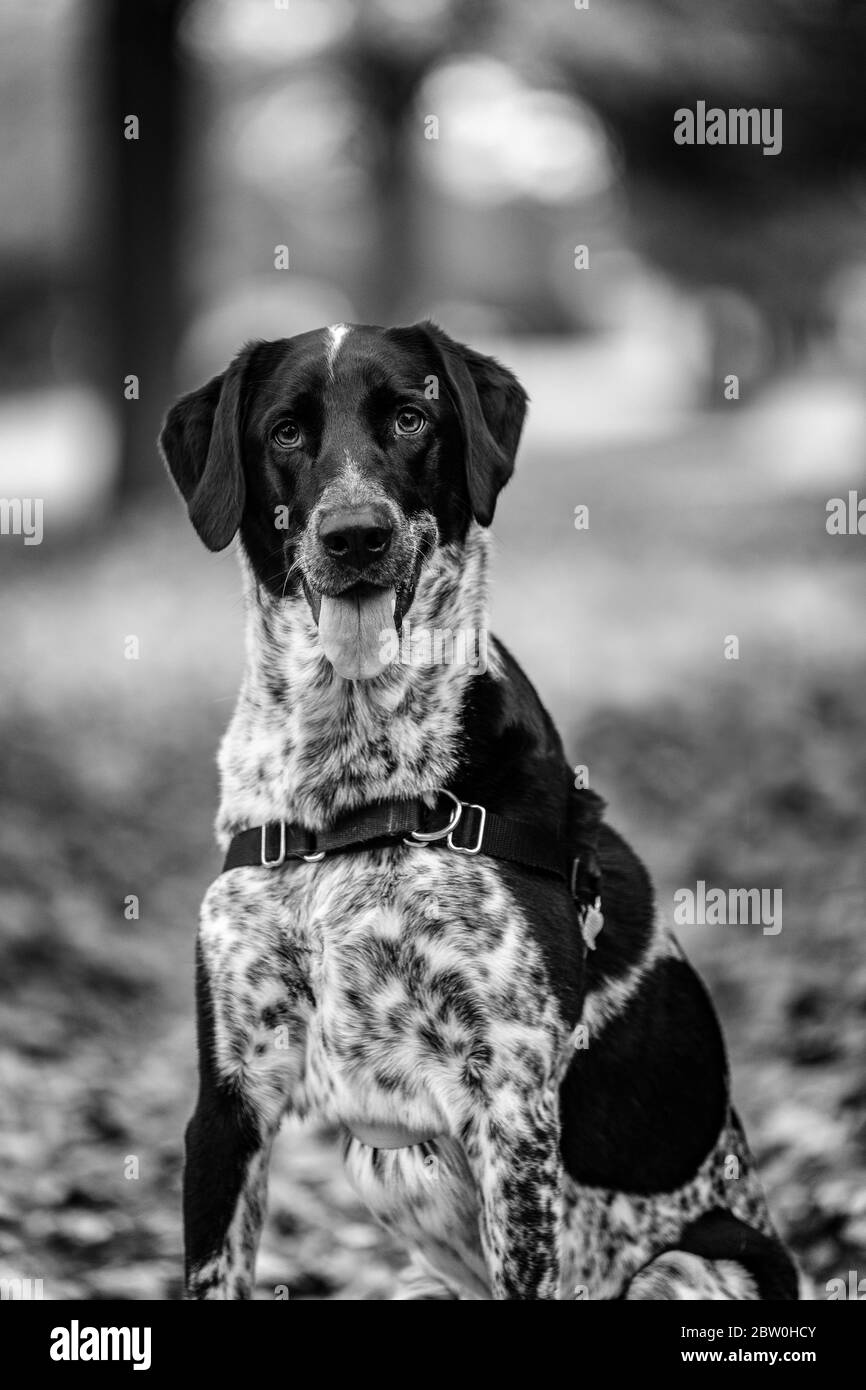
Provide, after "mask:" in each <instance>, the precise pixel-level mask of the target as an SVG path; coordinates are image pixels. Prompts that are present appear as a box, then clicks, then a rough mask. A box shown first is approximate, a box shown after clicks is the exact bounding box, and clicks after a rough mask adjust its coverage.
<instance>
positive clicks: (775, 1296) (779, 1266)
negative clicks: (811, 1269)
mask: <svg viewBox="0 0 866 1390" xmlns="http://www.w3.org/2000/svg"><path fill="white" fill-rule="evenodd" d="M671 1248H672V1249H676V1250H683V1251H684V1252H685V1253H686V1254H687V1255H699V1256H700V1258H701V1259H704V1260H736V1261H737V1263H738V1264H741V1265H742V1266H743V1268H744V1269H746V1270H747V1271H748V1273H749V1274H751V1276H752V1278H753V1279H754V1281H755V1283H756V1284H757V1286H758V1293H759V1294H760V1296H761V1299H762V1300H765V1301H767V1302H775V1303H780V1302H791V1301H793V1302H797V1299H798V1281H797V1271H796V1268H795V1267H794V1262H793V1260H792V1259H791V1257H790V1255H789V1254H788V1252H787V1251H786V1250H785V1248H784V1246H783V1245H782V1243H781V1241H779V1240H777V1239H775V1237H773V1236H765V1235H763V1234H762V1233H761V1232H760V1231H756V1230H754V1228H753V1227H752V1226H747V1225H746V1223H745V1222H744V1221H740V1220H739V1219H738V1218H737V1217H736V1216H734V1214H733V1213H732V1212H730V1211H725V1210H724V1209H723V1208H722V1207H714V1208H713V1210H712V1211H708V1212H705V1213H704V1215H703V1216H699V1217H698V1219H697V1220H696V1221H693V1222H692V1224H691V1225H690V1226H687V1227H686V1229H685V1230H684V1231H683V1233H682V1235H681V1236H680V1237H679V1238H678V1240H677V1241H676V1244H675V1245H674V1246H672V1247H671Z"/></svg>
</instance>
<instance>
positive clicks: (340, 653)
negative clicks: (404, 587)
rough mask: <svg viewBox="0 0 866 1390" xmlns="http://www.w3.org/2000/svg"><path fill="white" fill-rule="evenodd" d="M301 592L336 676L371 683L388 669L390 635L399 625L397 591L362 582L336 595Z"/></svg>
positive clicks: (390, 657)
mask: <svg viewBox="0 0 866 1390" xmlns="http://www.w3.org/2000/svg"><path fill="white" fill-rule="evenodd" d="M304 589H305V592H306V596H307V601H308V603H309V605H310V609H311V611H312V614H313V617H314V619H315V620H316V624H317V626H318V629H319V642H320V644H321V647H322V651H323V652H324V653H325V656H326V657H327V658H328V660H329V661H330V663H331V665H332V666H333V668H334V670H335V671H336V672H337V674H338V675H340V676H343V677H344V678H345V679H346V680H371V679H372V677H374V676H378V675H380V674H381V673H382V671H384V670H385V668H386V666H390V664H391V662H392V661H393V659H394V651H393V646H394V644H393V634H394V631H395V629H397V630H398V631H399V622H402V614H400V613H399V608H398V598H397V591H396V589H394V588H384V587H382V586H380V585H376V584H368V583H363V582H362V583H359V584H353V585H352V586H351V587H350V588H348V589H344V590H343V591H342V592H341V593H339V594H321V593H316V591H315V590H313V589H310V588H309V587H308V586H307V585H306V584H305V585H304Z"/></svg>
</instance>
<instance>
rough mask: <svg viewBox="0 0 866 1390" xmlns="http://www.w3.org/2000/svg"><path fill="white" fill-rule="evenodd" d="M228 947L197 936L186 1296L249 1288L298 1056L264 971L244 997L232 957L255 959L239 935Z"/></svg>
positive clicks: (227, 1294)
mask: <svg viewBox="0 0 866 1390" xmlns="http://www.w3.org/2000/svg"><path fill="white" fill-rule="evenodd" d="M217 935H218V932H214V933H213V934H212V936H213V938H215V937H217ZM229 945H230V947H231V949H228V950H224V951H222V952H220V951H217V950H213V949H212V945H211V949H210V950H209V948H208V941H207V939H205V941H204V942H203V941H202V938H201V936H200V938H199V952H198V972H197V982H196V994H197V1002H198V1039H199V1095H198V1102H197V1104H196V1108H195V1112H194V1114H193V1116H192V1119H191V1120H190V1122H189V1124H188V1126H187V1130H186V1163H185V1167H184V1179H183V1216H184V1251H185V1260H184V1263H185V1275H186V1296H187V1298H195V1299H223V1298H224V1299H245V1298H249V1297H250V1296H251V1294H252V1289H253V1285H254V1269H255V1258H256V1251H257V1249H258V1243H259V1236H260V1235H261V1229H262V1223H263V1221H264V1216H265V1207H266V1199H267V1180H268V1163H269V1159H270V1154H271V1148H272V1145H273V1141H274V1136H275V1135H276V1133H277V1130H278V1128H279V1125H280V1121H281V1119H282V1116H283V1114H284V1113H285V1109H286V1101H287V1096H288V1088H289V1079H290V1075H291V1059H292V1055H293V1054H292V1052H291V1050H286V1049H285V1048H283V1049H281V1048H280V1046H279V1044H280V1041H281V1039H280V1037H279V1030H277V1033H276V1046H275V1030H274V1027H273V1023H272V1021H271V1020H276V1019H278V1017H281V1016H282V1014H281V1011H280V1005H279V1004H277V1003H275V1002H274V1000H273V997H272V995H271V993H270V989H269V985H270V981H269V980H268V979H267V978H266V977H265V976H263V977H262V979H261V981H260V982H259V984H258V986H257V989H258V992H259V997H258V998H256V996H254V995H252V994H251V993H250V992H249V991H248V992H247V993H244V992H243V991H242V990H241V989H240V988H239V981H238V980H237V979H236V978H235V975H234V965H233V962H234V961H235V960H237V961H239V962H241V964H242V965H246V966H248V965H249V963H250V959H251V957H250V955H249V954H247V955H243V954H242V952H241V951H240V949H239V943H238V942H237V941H235V940H234V939H232V940H231V941H230V942H229ZM263 1015H264V1018H266V1019H267V1022H265V1021H264V1019H263ZM282 1031H283V1032H284V1033H285V1032H288V1025H287V1024H285V1025H282Z"/></svg>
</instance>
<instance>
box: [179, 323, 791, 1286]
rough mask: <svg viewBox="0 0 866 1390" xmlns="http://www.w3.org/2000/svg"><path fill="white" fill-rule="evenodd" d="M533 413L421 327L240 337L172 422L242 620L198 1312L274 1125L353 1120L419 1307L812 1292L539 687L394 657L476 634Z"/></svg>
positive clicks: (249, 1199)
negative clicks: (227, 556) (233, 567)
mask: <svg viewBox="0 0 866 1390" xmlns="http://www.w3.org/2000/svg"><path fill="white" fill-rule="evenodd" d="M526 409H527V396H526V393H525V392H524V390H523V388H522V387H521V385H520V384H519V382H518V381H517V379H516V377H515V376H514V375H513V374H512V373H511V372H510V371H508V370H507V369H506V368H505V367H504V366H502V365H501V364H500V363H499V362H497V361H496V360H494V359H493V358H491V357H488V356H485V355H483V354H481V353H479V352H477V351H475V350H473V349H471V348H469V347H466V346H464V345H462V344H460V343H458V342H456V341H454V340H452V339H451V338H450V337H449V336H448V335H447V334H446V333H445V332H444V331H443V330H442V329H441V328H439V327H438V326H437V325H435V324H433V323H431V322H424V323H419V324H416V325H413V326H411V327H401V328H378V327H369V326H362V325H344V324H339V325H336V326H334V327H331V328H328V329H323V330H320V331H316V332H310V333H304V334H302V335H300V336H298V337H294V338H291V339H287V340H282V341H278V342H256V343H251V344H249V345H247V346H246V347H244V349H243V350H242V351H241V352H240V353H239V354H238V356H237V357H236V358H235V359H234V361H233V362H232V363H231V365H230V366H229V367H228V368H227V370H226V371H225V372H224V373H222V374H221V375H220V376H217V377H215V378H214V379H213V380H211V381H209V382H208V383H207V384H206V385H204V386H202V387H201V388H200V389H199V390H196V391H193V392H191V393H190V394H188V395H185V396H183V397H182V398H181V399H180V400H179V401H178V402H177V403H176V404H175V405H174V406H173V407H172V408H171V409H170V411H169V413H168V415H167V417H166V420H165V424H164V427H163V430H162V433H161V436H160V445H161V450H162V454H163V457H164V459H165V461H166V463H167V465H168V468H169V470H170V473H171V476H172V478H173V479H174V482H175V484H176V485H177V488H178V490H179V492H180V494H181V496H182V498H183V499H184V501H185V502H186V505H187V509H188V512H189V517H190V520H191V521H192V524H193V526H194V527H195V530H196V531H197V532H198V535H199V536H200V538H201V540H202V541H203V542H204V544H205V545H206V546H207V547H208V548H209V549H210V550H214V551H218V550H222V549H223V548H224V547H226V546H227V545H228V544H229V543H230V542H231V541H232V539H233V538H234V537H235V536H236V535H237V536H239V547H238V549H239V554H240V562H241V567H242V571H243V575H244V580H245V591H246V597H247V607H248V636H247V662H246V672H245V675H244V679H243V684H242V688H241V692H240V697H239V700H238V704H237V707H236V710H235V713H234V716H233V718H232V720H231V724H230V726H229V729H228V732H227V733H226V735H225V737H224V740H223V742H222V745H221V751H220V755H219V766H220V772H221V787H222V796H221V805H220V809H219V814H218V820H217V838H218V841H219V844H220V846H221V848H222V849H223V850H224V851H225V852H226V864H225V868H224V871H223V872H222V873H221V874H220V875H219V876H218V877H217V878H216V880H215V881H214V882H213V883H212V885H211V886H210V888H209V890H208V892H207V894H206V896H205V899H204V903H203V907H202V914H201V924H200V929H199V934H198V943H197V1006H198V1046H199V1074H200V1088H199V1096H198V1101H197V1104H196V1107H195V1111H194V1114H193V1117H192V1119H191V1120H190V1123H189V1126H188V1128H187V1131H186V1163H185V1172H184V1229H185V1264H186V1294H187V1297H189V1298H194V1299H211V1298H217V1299H218V1298H224V1299H243V1298H249V1297H251V1295H252V1292H253V1289H254V1269H255V1257H256V1249H257V1244H258V1239H259V1235H260V1231H261V1227H262V1222H263V1218H264V1213H265V1205H266V1188H267V1168H268V1159H269V1152H270V1148H271V1145H272V1141H273V1138H274V1135H275V1134H276V1131H277V1129H278V1127H279V1125H280V1122H281V1119H282V1117H283V1115H284V1114H286V1113H291V1114H293V1115H295V1116H300V1117H306V1116H309V1117H312V1118H315V1119H317V1120H320V1121H324V1122H327V1123H329V1124H331V1125H334V1126H337V1127H338V1129H339V1132H340V1134H341V1136H342V1139H341V1142H342V1150H343V1157H344V1161H345V1165H346V1169H347V1171H348V1174H349V1176H350V1178H351V1180H352V1182H353V1183H354V1185H355V1188H356V1190H357V1191H358V1193H359V1194H360V1196H361V1198H362V1199H363V1200H364V1202H365V1203H366V1205H367V1206H368V1208H369V1210H370V1211H371V1213H372V1214H373V1215H374V1217H375V1218H376V1219H377V1221H378V1222H380V1223H381V1224H382V1226H384V1227H385V1228H386V1229H387V1230H388V1231H390V1232H391V1233H393V1235H394V1236H395V1237H396V1238H397V1239H398V1240H399V1241H400V1242H401V1244H402V1245H403V1247H404V1248H405V1250H406V1252H407V1266H406V1270H405V1273H404V1275H403V1276H402V1279H401V1281H400V1285H399V1287H398V1288H397V1290H396V1292H395V1297H397V1298H404V1299H413V1300H425V1301H426V1300H436V1299H441V1300H474V1299H482V1300H486V1299H494V1300H508V1299H516V1300H534V1299H584V1298H588V1299H600V1300H614V1299H626V1300H652V1299H663V1300H667V1299H713V1300H726V1299H727V1300H739V1299H749V1300H761V1299H785V1300H793V1299H797V1298H798V1297H799V1292H798V1276H797V1272H796V1269H795V1266H794V1264H793V1262H792V1260H791V1258H790V1256H789V1255H788V1253H787V1251H786V1250H785V1248H784V1246H783V1245H782V1243H781V1241H780V1240H779V1238H778V1236H777V1235H776V1233H775V1231H774V1228H773V1226H772V1223H771V1220H770V1217H769V1214H768V1211H767V1207H766V1204H765V1200H764V1197H763V1195H762V1191H761V1188H760V1185H759V1182H758V1179H757V1176H756V1172H755V1165H754V1161H753V1159H752V1156H751V1154H750V1152H749V1148H748V1145H747V1142H746V1138H745V1136H744V1134H743V1130H742V1128H741V1126H740V1123H739V1121H738V1119H737V1116H736V1113H735V1111H734V1110H733V1108H732V1106H731V1102H730V1098H729V1088H728V1069H727V1063H726V1057H725V1050H724V1044H723V1041H722V1037H721V1033H720V1029H719V1025H718V1023H717V1020H716V1016H715V1013H714V1011H713V1007H712V1004H711V1002H710V1000H709V997H708V995H707V993H706V991H705V989H704V987H703V985H702V984H701V982H700V981H699V979H698V978H697V976H696V974H695V973H694V971H693V970H692V968H691V967H690V965H689V964H688V963H687V961H686V960H685V958H684V956H683V953H682V951H681V949H680V947H679V946H678V944H677V942H676V940H675V939H674V937H673V935H672V934H671V932H670V931H669V929H668V928H667V927H666V926H665V925H663V924H662V923H661V922H660V921H659V920H658V918H657V916H656V914H655V911H654V906H653V894H652V887H651V884H650V880H649V878H648V875H647V872H646V870H645V869H644V867H643V865H642V864H641V862H640V860H639V859H638V858H637V856H636V855H635V854H634V853H633V852H632V850H631V849H630V848H629V847H628V846H627V845H626V843H625V842H624V841H623V839H622V838H621V837H620V836H619V835H618V834H617V833H616V832H615V831H614V830H613V829H611V828H610V827H609V826H608V825H607V823H606V821H605V820H604V818H603V814H602V812H603V803H602V802H601V800H600V799H599V798H598V797H596V796H595V794H594V793H590V792H589V791H578V790H576V789H575V787H574V785H573V778H572V774H571V771H570V769H569V766H568V764H567V762H566V758H565V754H564V751H563V747H562V743H561V741H560V738H559V736H558V734H557V732H556V730H555V728H554V726H553V724H552V721H551V719H550V717H549V716H548V714H547V712H546V711H545V709H544V708H543V707H542V704H541V702H540V700H539V698H538V696H537V695H536V693H535V691H534V689H533V687H532V685H531V684H530V682H529V680H528V679H527V677H526V676H525V675H524V673H523V672H522V670H521V669H520V667H519V666H518V664H517V662H516V661H515V660H514V658H513V657H512V656H511V655H510V653H509V652H508V651H507V650H506V649H505V648H504V646H503V645H502V644H501V643H499V642H498V641H496V640H495V639H494V638H492V637H491V638H490V639H489V641H486V642H485V643H484V653H485V659H484V661H483V662H482V661H474V660H469V659H461V652H460V651H456V653H455V648H454V646H453V644H452V646H451V647H448V648H447V649H441V650H439V651H438V652H437V651H433V649H432V648H431V647H430V646H429V644H428V647H427V648H426V651H427V655H428V659H426V660H425V659H423V657H424V654H423V653H422V654H421V656H420V657H419V658H418V659H415V658H416V656H417V655H418V653H417V652H416V650H415V648H414V647H413V646H412V644H410V650H409V651H408V652H407V651H406V649H405V644H403V645H401V644H400V643H399V642H396V643H395V641H394V639H395V637H397V636H399V635H400V634H405V632H406V630H407V624H409V623H411V630H412V631H413V632H414V633H415V634H416V635H417V634H419V633H420V634H423V633H431V632H437V633H439V634H453V633H461V632H462V633H465V632H471V633H476V634H478V633H484V634H486V633H487V611H488V564H489V527H490V524H491V522H492V520H493V515H494V510H495V507H496V503H497V498H498V496H499V493H500V492H501V490H502V488H503V487H504V485H505V484H506V483H507V482H508V480H509V478H510V477H511V475H512V473H513V470H514V464H515V456H516V453H517V449H518V443H519V440H520V436H521V431H522V428H523V423H524V417H525V414H526ZM476 648H477V649H478V650H480V646H477V644H476V646H473V651H475V650H476ZM467 651H468V647H467V646H466V644H464V650H463V652H462V656H463V657H464V658H465V656H466V652H467ZM430 652H433V659H430Z"/></svg>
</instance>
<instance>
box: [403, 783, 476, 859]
mask: <svg viewBox="0 0 866 1390" xmlns="http://www.w3.org/2000/svg"><path fill="white" fill-rule="evenodd" d="M439 795H440V796H447V797H448V799H449V801H453V803H454V810H453V812H452V814H451V819H450V820H449V822H448V824H447V825H445V826H443V827H442V829H441V830H432V831H431V830H410V831H409V835H410V838H409V839H408V840H407V839H406V836H405V835H404V836H403V844H404V845H409V847H410V849H417V848H418V846H419V845H429V844H432V842H433V841H434V840H444V839H445V837H446V836H448V837H449V842H450V836H451V834H452V832H453V831H455V830H456V829H457V827H458V825H459V824H460V817H461V816H462V815H463V802H462V801H460V800H459V798H458V797H456V796H455V795H454V793H453V792H449V791H446V790H445V788H444V787H443V788H442V790H441V792H440V793H439Z"/></svg>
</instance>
